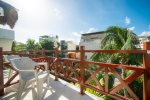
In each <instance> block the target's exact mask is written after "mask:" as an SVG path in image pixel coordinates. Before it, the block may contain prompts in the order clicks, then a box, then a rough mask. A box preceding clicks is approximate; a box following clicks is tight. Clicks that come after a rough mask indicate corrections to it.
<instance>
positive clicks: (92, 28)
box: [86, 27, 96, 33]
mask: <svg viewBox="0 0 150 100" xmlns="http://www.w3.org/2000/svg"><path fill="white" fill-rule="evenodd" d="M95 31H96V28H94V27H91V28H89V30H88V31H87V32H86V33H91V32H95Z"/></svg>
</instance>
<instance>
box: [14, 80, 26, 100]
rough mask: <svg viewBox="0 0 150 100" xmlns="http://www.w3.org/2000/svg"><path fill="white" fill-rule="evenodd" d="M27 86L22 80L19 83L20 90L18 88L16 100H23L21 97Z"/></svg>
mask: <svg viewBox="0 0 150 100" xmlns="http://www.w3.org/2000/svg"><path fill="white" fill-rule="evenodd" d="M25 85H26V81H22V80H20V81H19V88H18V92H17V97H16V100H21V95H22V92H23V89H24V87H25Z"/></svg>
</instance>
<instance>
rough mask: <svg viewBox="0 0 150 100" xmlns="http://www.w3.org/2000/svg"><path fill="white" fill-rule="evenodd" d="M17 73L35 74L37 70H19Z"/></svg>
mask: <svg viewBox="0 0 150 100" xmlns="http://www.w3.org/2000/svg"><path fill="white" fill-rule="evenodd" d="M19 72H37V70H19Z"/></svg>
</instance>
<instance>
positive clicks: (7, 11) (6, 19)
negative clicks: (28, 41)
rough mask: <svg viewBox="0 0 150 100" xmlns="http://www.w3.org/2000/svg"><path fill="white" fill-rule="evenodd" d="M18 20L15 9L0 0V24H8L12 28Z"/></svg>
mask: <svg viewBox="0 0 150 100" xmlns="http://www.w3.org/2000/svg"><path fill="white" fill-rule="evenodd" d="M17 20H18V12H17V9H16V8H14V7H13V6H11V5H10V4H8V3H5V2H3V1H2V0H0V24H2V25H5V24H8V25H9V26H10V28H13V27H14V25H15V23H16V22H17Z"/></svg>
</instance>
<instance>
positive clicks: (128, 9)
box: [1, 0, 150, 44]
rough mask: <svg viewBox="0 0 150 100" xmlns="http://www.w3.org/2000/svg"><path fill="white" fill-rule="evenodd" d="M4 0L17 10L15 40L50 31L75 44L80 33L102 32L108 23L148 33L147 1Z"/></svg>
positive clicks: (148, 12)
mask: <svg viewBox="0 0 150 100" xmlns="http://www.w3.org/2000/svg"><path fill="white" fill-rule="evenodd" d="M5 1H6V2H8V3H10V4H12V5H13V6H15V7H16V8H17V9H18V10H19V11H18V13H19V19H18V22H17V24H16V26H15V28H14V30H15V33H16V34H15V39H16V41H19V42H26V40H27V39H28V38H33V39H35V40H36V41H38V37H39V36H41V35H50V34H54V35H58V36H59V39H60V40H61V39H65V40H73V41H74V42H75V43H76V44H78V42H79V40H80V36H81V34H83V33H86V32H95V31H104V30H105V29H106V28H107V27H108V26H112V25H117V26H122V27H127V28H130V29H131V30H133V31H134V32H135V33H136V34H137V35H141V34H142V35H148V34H149V35H150V11H149V10H150V6H149V5H150V0H5ZM1 27H4V28H8V26H1Z"/></svg>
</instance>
